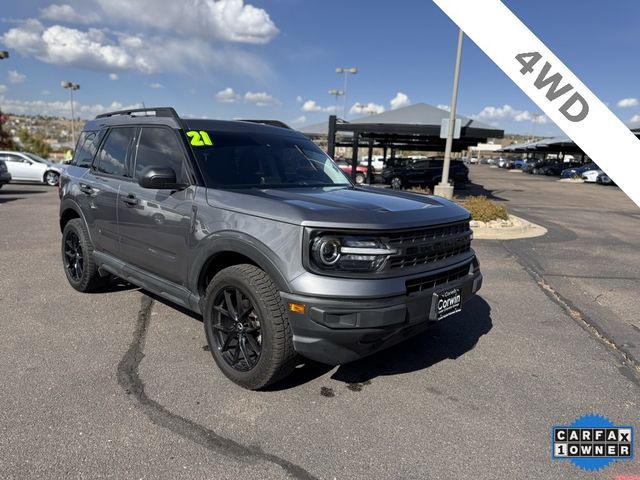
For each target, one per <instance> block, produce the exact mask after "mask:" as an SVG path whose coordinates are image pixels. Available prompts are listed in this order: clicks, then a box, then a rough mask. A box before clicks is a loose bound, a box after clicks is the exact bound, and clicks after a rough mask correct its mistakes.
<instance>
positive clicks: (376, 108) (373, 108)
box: [349, 102, 384, 115]
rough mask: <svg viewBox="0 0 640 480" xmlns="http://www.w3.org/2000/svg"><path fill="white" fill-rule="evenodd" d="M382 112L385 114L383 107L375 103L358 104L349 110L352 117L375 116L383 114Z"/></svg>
mask: <svg viewBox="0 0 640 480" xmlns="http://www.w3.org/2000/svg"><path fill="white" fill-rule="evenodd" d="M382 112H384V107H383V106H382V105H379V104H377V103H373V102H369V103H359V102H356V103H354V104H353V106H352V107H351V108H350V109H349V114H350V115H356V114H360V115H362V114H366V115H373V114H376V113H382Z"/></svg>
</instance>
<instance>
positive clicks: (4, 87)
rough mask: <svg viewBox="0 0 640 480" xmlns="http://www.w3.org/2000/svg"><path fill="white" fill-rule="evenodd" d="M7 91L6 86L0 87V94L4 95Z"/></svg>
mask: <svg viewBox="0 0 640 480" xmlns="http://www.w3.org/2000/svg"><path fill="white" fill-rule="evenodd" d="M6 91H7V86H6V85H0V93H4V92H6Z"/></svg>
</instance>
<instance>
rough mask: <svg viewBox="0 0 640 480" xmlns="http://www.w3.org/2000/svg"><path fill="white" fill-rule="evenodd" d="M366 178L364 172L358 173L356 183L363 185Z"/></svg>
mask: <svg viewBox="0 0 640 480" xmlns="http://www.w3.org/2000/svg"><path fill="white" fill-rule="evenodd" d="M365 180H366V177H365V176H364V173H356V183H357V184H358V185H362V184H363V183H364V182H365Z"/></svg>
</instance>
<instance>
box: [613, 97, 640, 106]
mask: <svg viewBox="0 0 640 480" xmlns="http://www.w3.org/2000/svg"><path fill="white" fill-rule="evenodd" d="M637 106H638V99H637V98H633V97H629V98H623V99H622V100H620V101H619V102H618V107H620V108H629V107H637Z"/></svg>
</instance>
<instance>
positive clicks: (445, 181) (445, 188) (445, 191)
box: [433, 29, 464, 199]
mask: <svg viewBox="0 0 640 480" xmlns="http://www.w3.org/2000/svg"><path fill="white" fill-rule="evenodd" d="M463 40H464V32H463V31H462V29H460V30H459V31H458V49H457V50H456V66H455V68H454V70H453V92H452V94H451V110H450V111H449V130H448V132H447V143H446V144H445V147H444V165H443V167H442V180H441V181H440V183H439V184H438V185H436V186H435V188H434V191H433V193H434V194H436V195H440V196H441V197H445V198H449V199H451V198H453V186H451V185H449V165H450V164H451V148H452V147H453V132H454V129H455V124H456V104H457V103H458V84H459V83H460V63H462V41H463Z"/></svg>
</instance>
